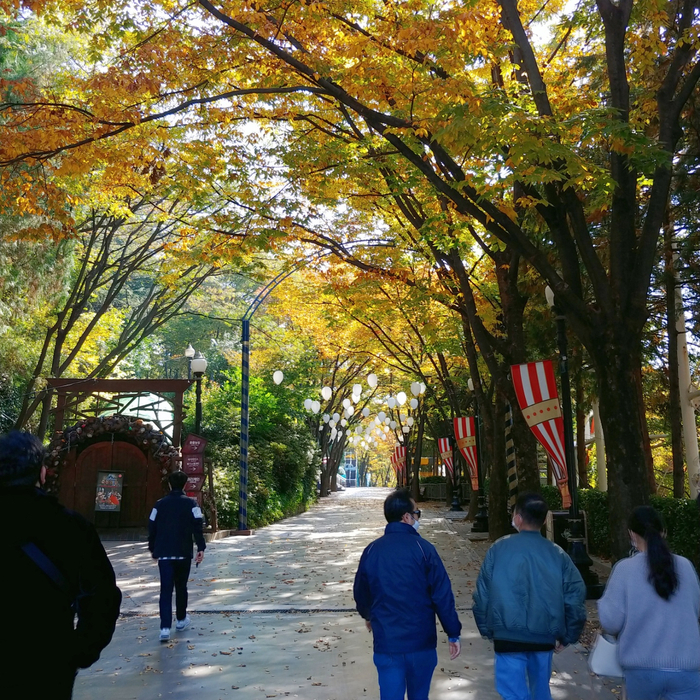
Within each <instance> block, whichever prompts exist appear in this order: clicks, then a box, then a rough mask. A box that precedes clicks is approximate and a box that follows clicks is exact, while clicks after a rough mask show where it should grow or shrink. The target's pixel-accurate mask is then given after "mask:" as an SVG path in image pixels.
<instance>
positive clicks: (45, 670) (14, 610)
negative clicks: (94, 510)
mask: <svg viewBox="0 0 700 700" xmlns="http://www.w3.org/2000/svg"><path fill="white" fill-rule="evenodd" d="M43 458H44V447H43V445H42V444H41V442H40V441H39V440H38V439H37V438H36V437H34V436H33V435H29V434H28V433H21V432H12V433H10V434H8V435H5V436H3V437H2V438H0V531H1V532H2V540H1V544H0V547H1V548H2V552H3V561H4V564H3V572H2V575H1V576H0V600H1V601H2V605H3V613H2V622H3V630H4V631H3V634H2V635H1V636H0V638H1V640H2V641H0V664H2V668H3V670H4V671H5V677H6V680H5V686H6V688H9V687H10V686H13V687H14V688H15V690H14V691H13V692H11V695H12V696H13V697H17V698H20V697H21V698H51V700H68V699H69V698H70V697H71V696H72V693H73V684H74V682H75V676H76V673H77V671H78V669H79V668H87V667H88V666H90V665H92V664H93V663H95V661H97V659H98V658H99V657H100V652H101V651H102V649H104V647H106V646H107V644H109V641H110V640H111V638H112V634H113V633H114V627H115V624H116V620H117V617H118V616H119V604H120V602H121V593H120V591H119V589H118V588H117V584H116V581H115V577H114V570H113V569H112V565H111V564H110V563H109V559H108V558H107V554H106V553H105V550H104V547H103V546H102V544H101V542H100V539H99V537H98V536H97V532H96V531H95V528H94V527H93V526H92V524H90V523H89V522H88V521H87V520H85V519H84V518H83V517H82V516H80V515H78V514H77V513H73V512H72V511H69V510H66V509H65V508H64V507H63V506H61V505H60V504H59V503H58V501H57V500H56V499H55V498H53V497H52V496H48V495H47V494H46V493H45V492H44V491H42V490H41V489H40V488H38V485H39V484H42V485H43V483H44V479H45V477H46V468H45V467H44V466H43ZM76 613H77V617H78V620H77V625H76V623H75V615H76ZM10 678H12V679H14V680H13V681H12V682H11V683H10V680H9V679H10ZM7 692H10V691H9V690H8V691H7Z"/></svg>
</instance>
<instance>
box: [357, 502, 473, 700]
mask: <svg viewBox="0 0 700 700" xmlns="http://www.w3.org/2000/svg"><path fill="white" fill-rule="evenodd" d="M384 516H385V517H386V519H387V523H388V525H387V526H386V529H385V531H384V536H383V537H380V538H379V539H378V540H375V541H374V542H372V544H370V545H369V546H368V547H367V548H366V549H365V551H364V552H363V553H362V557H361V558H360V566H359V568H358V569H357V574H356V575H355V586H354V590H353V592H354V596H355V603H356V604H357V612H359V613H360V615H361V616H362V617H363V618H364V619H365V624H366V625H367V629H368V630H369V631H370V632H372V633H373V634H374V664H375V666H376V667H377V674H378V676H379V690H380V696H381V700H403V697H404V694H405V693H406V691H407V690H408V700H427V698H428V691H429V690H430V681H431V679H432V676H433V671H434V670H435V666H436V665H437V651H436V648H437V631H436V628H435V614H436V613H437V616H438V617H439V618H440V622H441V624H442V627H443V629H444V630H445V632H446V633H447V636H448V638H449V644H450V658H451V659H456V658H457V656H459V652H460V649H461V646H460V641H459V635H460V632H461V630H462V624H461V623H460V621H459V618H458V617H457V611H456V609H455V599H454V596H453V595H452V587H451V586H450V579H449V578H448V576H447V572H446V571H445V567H444V565H443V563H442V560H441V559H440V556H439V555H438V553H437V551H436V550H435V547H433V545H432V544H430V542H427V541H426V540H424V539H423V538H422V537H421V536H420V535H419V534H418V527H419V524H420V522H419V518H420V510H418V509H417V508H416V503H415V501H414V500H413V499H412V498H411V496H410V494H409V493H408V491H406V490H398V491H394V492H393V493H391V494H390V495H389V496H388V497H387V499H386V500H385V501H384Z"/></svg>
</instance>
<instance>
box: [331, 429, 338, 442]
mask: <svg viewBox="0 0 700 700" xmlns="http://www.w3.org/2000/svg"><path fill="white" fill-rule="evenodd" d="M337 434H338V431H337V430H336V429H335V428H333V430H331V439H333V438H334V437H335V436H336V435H337Z"/></svg>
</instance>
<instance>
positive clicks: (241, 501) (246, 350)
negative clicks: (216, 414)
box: [238, 318, 250, 530]
mask: <svg viewBox="0 0 700 700" xmlns="http://www.w3.org/2000/svg"><path fill="white" fill-rule="evenodd" d="M241 331H242V332H241V470H240V483H239V487H238V529H239V530H247V529H248V417H249V411H248V398H249V394H250V387H249V379H250V319H247V318H244V319H242V321H241Z"/></svg>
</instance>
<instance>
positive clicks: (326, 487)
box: [319, 470, 331, 498]
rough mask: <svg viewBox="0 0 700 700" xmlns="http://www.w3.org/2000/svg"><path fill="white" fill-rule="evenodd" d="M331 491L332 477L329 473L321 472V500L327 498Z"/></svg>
mask: <svg viewBox="0 0 700 700" xmlns="http://www.w3.org/2000/svg"><path fill="white" fill-rule="evenodd" d="M330 490H331V475H330V473H329V472H328V471H325V470H322V471H321V493H320V494H319V495H320V496H321V498H325V497H326V496H327V495H328V492H329V491H330Z"/></svg>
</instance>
